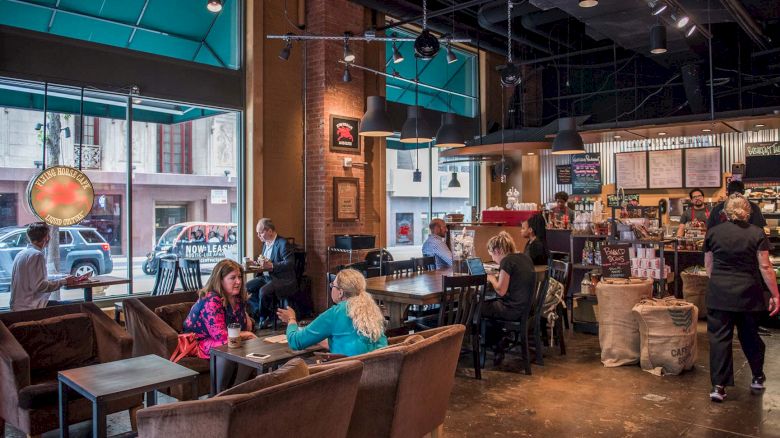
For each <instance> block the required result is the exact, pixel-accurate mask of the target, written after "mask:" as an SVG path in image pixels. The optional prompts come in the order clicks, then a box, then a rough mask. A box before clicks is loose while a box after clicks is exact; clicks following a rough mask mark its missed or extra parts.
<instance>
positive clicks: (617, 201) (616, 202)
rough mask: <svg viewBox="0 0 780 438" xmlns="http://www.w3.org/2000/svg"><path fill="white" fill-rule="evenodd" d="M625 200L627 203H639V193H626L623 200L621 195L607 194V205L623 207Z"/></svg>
mask: <svg viewBox="0 0 780 438" xmlns="http://www.w3.org/2000/svg"><path fill="white" fill-rule="evenodd" d="M623 200H624V201H625V202H626V205H639V195H638V194H636V193H631V194H625V195H623V199H622V200H621V197H620V195H607V207H615V208H620V207H622V206H623V205H622V202H621V201H623Z"/></svg>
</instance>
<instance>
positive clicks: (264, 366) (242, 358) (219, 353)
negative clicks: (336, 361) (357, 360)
mask: <svg viewBox="0 0 780 438" xmlns="http://www.w3.org/2000/svg"><path fill="white" fill-rule="evenodd" d="M322 349H323V348H322V347H321V346H319V345H312V346H311V347H309V348H307V349H305V350H291V349H290V346H289V345H287V343H277V344H274V343H270V342H266V341H264V340H263V338H255V339H250V340H248V341H243V342H242V343H241V347H239V348H229V347H228V346H227V344H226V345H223V346H221V347H216V348H212V349H211V354H210V360H209V366H210V371H211V391H210V397H213V396H215V395H216V394H217V357H221V358H224V359H225V360H229V361H232V362H236V363H239V364H241V365H246V366H249V367H252V368H254V369H256V370H257V372H258V373H261V374H262V373H264V372H266V371H269V370H270V369H272V368H274V367H276V366H278V365H281V364H282V363H284V362H287V361H288V360H290V359H293V358H296V357H301V356H308V355H310V354H313V353H314V352H315V351H320V350H322ZM249 353H258V354H267V355H268V356H269V357H268V358H267V359H262V360H261V359H249V358H248V357H246V355H247V354H249Z"/></svg>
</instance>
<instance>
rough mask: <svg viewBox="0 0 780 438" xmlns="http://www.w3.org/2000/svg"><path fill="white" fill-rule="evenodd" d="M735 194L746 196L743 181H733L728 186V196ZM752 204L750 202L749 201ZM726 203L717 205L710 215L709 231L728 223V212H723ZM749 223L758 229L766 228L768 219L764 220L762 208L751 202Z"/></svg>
mask: <svg viewBox="0 0 780 438" xmlns="http://www.w3.org/2000/svg"><path fill="white" fill-rule="evenodd" d="M734 193H739V194H740V195H744V194H745V184H744V183H743V182H742V181H731V182H730V183H729V185H728V186H726V195H727V196H731V195H733V194H734ZM748 202H750V201H748ZM724 204H725V203H724V202H721V203H720V204H718V205H716V206H715V207H714V208H713V209H712V212H711V213H710V217H709V218H707V229H708V230H709V229H710V228H712V227H714V226H716V225H720V224H722V223H724V222H727V221H728V218H727V217H726V212H724V211H723V206H724ZM747 221H748V223H749V224H753V225H755V226H757V227H761V228H763V227H765V226H766V219H764V215H763V214H761V207H759V206H758V205H756V204H755V203H753V202H750V217H749V218H748V220H747Z"/></svg>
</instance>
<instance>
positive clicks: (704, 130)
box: [701, 128, 712, 132]
mask: <svg viewBox="0 0 780 438" xmlns="http://www.w3.org/2000/svg"><path fill="white" fill-rule="evenodd" d="M701 132H712V129H710V128H704V129H702V130H701Z"/></svg>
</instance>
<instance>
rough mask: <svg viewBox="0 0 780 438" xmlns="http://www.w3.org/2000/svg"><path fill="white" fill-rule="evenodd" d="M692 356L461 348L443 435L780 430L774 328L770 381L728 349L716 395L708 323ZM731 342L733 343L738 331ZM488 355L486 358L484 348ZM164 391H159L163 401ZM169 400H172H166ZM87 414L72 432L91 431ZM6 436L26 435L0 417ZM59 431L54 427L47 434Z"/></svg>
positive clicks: (119, 427)
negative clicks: (634, 360) (681, 364)
mask: <svg viewBox="0 0 780 438" xmlns="http://www.w3.org/2000/svg"><path fill="white" fill-rule="evenodd" d="M698 331H699V338H698V359H697V361H696V363H697V365H696V367H695V369H694V370H693V371H689V372H686V373H684V374H682V375H680V376H667V377H656V376H654V375H651V374H649V373H647V372H644V371H642V370H641V369H640V368H639V366H638V365H637V366H625V367H619V368H604V367H603V366H602V365H601V362H600V356H599V355H600V352H599V344H598V337H597V336H592V335H585V334H579V333H569V334H567V349H568V351H567V353H568V354H567V355H566V356H559V355H558V354H557V350H556V351H555V352H550V354H548V355H546V357H545V366H538V365H533V375H531V376H526V375H525V374H523V373H522V372H521V371H520V369H521V361H520V359H519V357H517V356H513V355H509V356H507V359H506V360H505V361H504V363H503V364H502V365H501V366H500V367H497V368H496V367H493V366H492V363H490V364H488V366H487V370H485V371H483V376H482V380H481V381H478V380H476V379H474V378H473V369H472V368H469V367H470V366H471V361H470V359H469V356H468V355H463V356H462V359H461V364H460V367H459V368H458V371H457V378H456V379H455V388H454V390H453V393H452V397H451V399H450V410H449V412H448V414H447V419H446V421H445V423H444V431H445V436H447V437H453V438H456V437H489V436H529V437H567V438H568V437H595V436H602V437H653V438H663V437H717V438H720V437H780V383H775V382H780V360H778V359H780V349H779V348H780V331H777V330H773V334H774V336H773V337H764V338H763V339H764V342H766V344H767V356H766V365H765V369H766V374H767V377H768V382H767V390H766V391H765V393H764V394H762V395H753V394H751V393H750V390H749V389H748V385H749V384H750V379H751V375H750V369H749V368H748V366H747V363H746V361H745V358H744V356H743V355H742V353H741V351H739V350H737V351H735V354H734V357H735V371H736V376H735V378H736V382H737V385H738V386H736V387H732V388H727V392H728V397H727V399H726V401H725V402H724V403H722V404H716V403H712V402H711V401H710V400H709V397H708V394H709V390H710V383H709V369H708V361H709V359H708V344H707V337H706V327H705V325H704V324H703V323H699V327H698ZM735 347H736V348H737V349H738V348H739V347H738V343H737V342H736V340H735ZM488 361H489V362H490V357H488ZM165 401H166V400H165V399H161V400H160V402H161V403H164V402H165ZM169 401H170V399H169ZM88 426H89V423H88V422H87V423H82V424H81V425H78V426H75V427H71V435H72V436H77V437H86V436H89V432H88V431H89V429H88ZM108 426H109V430H108V433H109V435H113V434H118V433H122V432H126V431H128V430H129V420H128V417H127V413H126V412H123V413H117V414H114V415H111V416H110V417H109V422H108ZM6 436H7V437H13V438H16V437H23V436H24V435H22V434H20V433H19V432H18V431H16V430H14V429H12V428H11V427H9V426H6ZM49 436H51V437H55V436H58V435H57V432H56V431H52V432H50V433H48V434H46V435H44V437H49Z"/></svg>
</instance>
